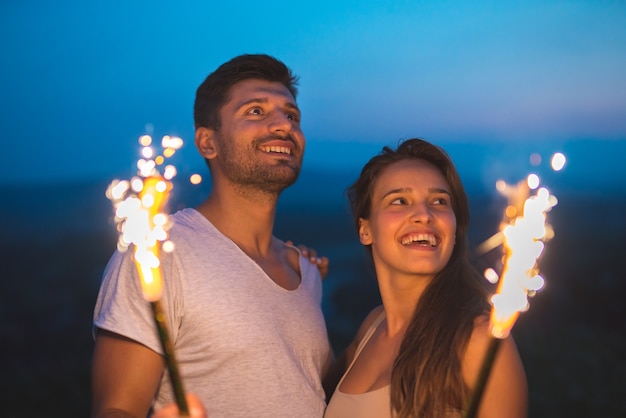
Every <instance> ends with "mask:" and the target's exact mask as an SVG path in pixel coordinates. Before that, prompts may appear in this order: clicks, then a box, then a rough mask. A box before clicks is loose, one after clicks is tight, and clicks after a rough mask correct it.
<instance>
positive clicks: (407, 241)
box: [359, 159, 456, 279]
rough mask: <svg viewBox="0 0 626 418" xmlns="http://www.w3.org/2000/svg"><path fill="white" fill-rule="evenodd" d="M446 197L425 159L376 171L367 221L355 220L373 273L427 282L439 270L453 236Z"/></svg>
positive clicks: (452, 218) (436, 172) (452, 217)
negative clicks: (370, 254) (369, 251)
mask: <svg viewBox="0 0 626 418" xmlns="http://www.w3.org/2000/svg"><path fill="white" fill-rule="evenodd" d="M451 199H452V196H451V195H450V187H449V186H448V183H447V182H446V180H445V178H444V176H443V175H442V174H441V172H440V171H439V170H438V169H437V168H436V167H435V166H434V165H432V164H431V163H429V162H427V161H425V160H416V159H407V160H402V161H399V162H396V163H393V164H392V165H390V166H389V167H387V168H385V169H384V170H383V171H382V172H381V174H380V176H379V177H378V179H377V180H375V182H374V184H373V191H372V202H371V211H370V218H369V219H361V223H360V228H359V237H360V240H361V243H362V244H364V245H371V248H372V256H373V259H374V263H375V265H376V271H377V273H378V274H379V275H380V274H381V273H383V274H390V275H398V274H399V275H411V276H414V275H418V276H423V277H425V278H427V279H432V277H433V276H434V275H435V274H436V273H438V272H440V271H441V270H442V269H443V268H444V267H445V265H446V264H447V263H448V261H449V260H450V256H451V254H452V250H453V249H454V244H455V233H456V216H455V214H454V211H453V210H452V202H451Z"/></svg>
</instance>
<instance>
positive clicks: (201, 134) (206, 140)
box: [194, 127, 217, 160]
mask: <svg viewBox="0 0 626 418" xmlns="http://www.w3.org/2000/svg"><path fill="white" fill-rule="evenodd" d="M194 142H195V144H196V148H197V149H198V152H199V153H200V155H202V156H203V157H204V158H206V159H208V160H210V159H212V158H215V156H216V155H217V147H216V145H215V131H214V130H213V129H209V128H204V127H200V128H197V129H196V137H195V141H194Z"/></svg>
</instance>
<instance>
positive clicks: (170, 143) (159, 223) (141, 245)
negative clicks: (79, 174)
mask: <svg viewBox="0 0 626 418" xmlns="http://www.w3.org/2000/svg"><path fill="white" fill-rule="evenodd" d="M139 144H140V145H141V146H142V148H141V157H142V158H140V159H139V160H138V161H137V176H135V177H133V178H132V179H131V180H130V181H128V180H114V181H113V182H112V183H111V184H110V185H109V187H108V189H107V193H106V195H107V197H108V198H109V200H111V202H112V203H113V206H114V208H115V220H116V223H117V227H118V231H119V232H120V236H119V239H118V248H119V249H120V251H126V250H128V248H129V247H130V246H131V245H133V248H134V253H133V255H134V258H135V265H136V267H137V271H138V273H139V277H140V283H141V289H142V292H143V296H144V298H145V300H146V301H148V302H150V305H151V307H152V311H153V314H154V319H155V323H156V326H157V331H158V333H159V338H160V340H161V345H162V347H163V353H164V357H165V361H166V364H167V367H168V371H169V375H170V380H171V382H172V386H173V390H174V395H175V397H176V402H177V404H178V409H179V411H180V413H181V416H189V410H188V406H187V401H186V399H185V392H184V390H183V386H182V380H181V378H180V375H179V372H178V364H177V363H176V359H175V357H174V349H173V347H172V344H171V341H170V339H169V333H168V330H167V324H166V323H165V315H164V314H163V310H162V307H161V304H160V299H161V295H162V289H163V282H162V277H161V262H160V260H159V250H160V249H162V250H163V251H168V252H171V251H173V249H174V244H173V243H172V242H171V241H168V240H167V237H168V235H167V230H168V227H169V221H168V216H167V214H166V213H165V212H164V210H165V205H166V203H167V200H168V198H169V195H170V192H171V190H172V189H173V185H172V182H171V180H172V179H173V178H174V176H176V168H175V167H174V166H173V165H167V166H165V167H164V168H163V174H161V172H160V171H159V167H161V166H162V165H163V163H164V162H165V159H166V158H169V157H171V156H172V155H174V154H175V152H176V150H177V149H179V148H180V147H181V146H182V145H183V141H182V139H180V138H178V137H171V136H169V135H166V136H164V137H163V138H162V141H161V146H162V148H163V154H162V155H155V154H156V153H155V151H154V149H153V148H152V137H150V136H149V135H142V136H141V137H140V138H139Z"/></svg>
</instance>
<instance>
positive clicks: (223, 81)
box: [193, 54, 298, 131]
mask: <svg viewBox="0 0 626 418" xmlns="http://www.w3.org/2000/svg"><path fill="white" fill-rule="evenodd" d="M247 79H259V80H266V81H270V82H278V83H282V84H283V85H284V86H285V87H287V89H288V90H289V92H290V93H291V95H292V96H293V98H294V99H295V98H296V95H297V94H298V89H297V88H296V86H297V84H298V77H297V76H296V75H294V74H293V73H292V72H291V70H290V69H289V68H288V67H287V66H286V65H285V64H283V63H282V62H281V61H279V60H277V59H276V58H274V57H271V56H269V55H265V54H244V55H239V56H238V57H235V58H233V59H231V60H230V61H228V62H226V63H224V64H222V65H220V66H219V67H218V69H217V70H215V71H214V72H213V73H211V74H209V76H208V77H207V78H206V79H205V80H204V81H203V82H202V84H200V86H199V87H198V89H197V90H196V101H195V103H194V106H193V117H194V123H195V127H196V128H199V127H204V128H209V129H213V130H216V131H217V130H219V129H220V126H221V120H220V109H221V108H222V106H223V105H224V104H225V103H226V102H227V101H228V99H229V91H230V88H231V87H232V86H233V85H235V84H236V83H238V82H240V81H243V80H247Z"/></svg>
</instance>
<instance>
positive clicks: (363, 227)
mask: <svg viewBox="0 0 626 418" xmlns="http://www.w3.org/2000/svg"><path fill="white" fill-rule="evenodd" d="M359 240H360V241H361V244H363V245H371V244H372V236H371V235H370V223H369V221H368V220H367V219H363V218H359Z"/></svg>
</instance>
